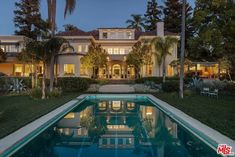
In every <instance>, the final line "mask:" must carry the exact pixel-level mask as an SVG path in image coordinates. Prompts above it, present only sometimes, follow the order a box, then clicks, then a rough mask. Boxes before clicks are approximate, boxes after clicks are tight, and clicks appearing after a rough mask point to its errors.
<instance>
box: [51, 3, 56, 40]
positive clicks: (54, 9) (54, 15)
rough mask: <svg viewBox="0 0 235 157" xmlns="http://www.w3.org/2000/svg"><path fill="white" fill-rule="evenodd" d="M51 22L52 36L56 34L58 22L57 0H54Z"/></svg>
mask: <svg viewBox="0 0 235 157" xmlns="http://www.w3.org/2000/svg"><path fill="white" fill-rule="evenodd" d="M51 19H52V21H51V23H52V30H51V32H52V37H54V36H55V29H56V23H55V19H56V0H52V15H51Z"/></svg>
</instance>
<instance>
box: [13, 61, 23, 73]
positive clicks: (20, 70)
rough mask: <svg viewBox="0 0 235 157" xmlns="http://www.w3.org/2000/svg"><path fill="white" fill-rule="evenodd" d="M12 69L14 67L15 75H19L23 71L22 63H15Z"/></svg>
mask: <svg viewBox="0 0 235 157" xmlns="http://www.w3.org/2000/svg"><path fill="white" fill-rule="evenodd" d="M14 69H15V75H16V76H21V74H22V73H23V65H22V64H15V66H14Z"/></svg>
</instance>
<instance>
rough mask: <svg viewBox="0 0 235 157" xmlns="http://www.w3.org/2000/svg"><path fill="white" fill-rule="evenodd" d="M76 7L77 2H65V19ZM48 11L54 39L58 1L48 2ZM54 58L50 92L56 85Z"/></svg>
mask: <svg viewBox="0 0 235 157" xmlns="http://www.w3.org/2000/svg"><path fill="white" fill-rule="evenodd" d="M75 6H76V0H66V2H65V9H64V18H65V17H66V15H67V14H72V12H73V11H74V9H75ZM47 7H48V8H47V9H48V21H49V23H50V26H51V34H52V37H54V36H55V30H56V21H55V19H56V0H47ZM54 63H55V60H54V57H53V56H52V58H51V64H53V65H50V90H53V83H54Z"/></svg>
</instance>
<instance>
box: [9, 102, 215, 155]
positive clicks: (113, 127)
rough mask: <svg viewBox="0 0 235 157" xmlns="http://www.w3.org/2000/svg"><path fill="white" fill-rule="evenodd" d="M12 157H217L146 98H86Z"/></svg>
mask: <svg viewBox="0 0 235 157" xmlns="http://www.w3.org/2000/svg"><path fill="white" fill-rule="evenodd" d="M13 156H29V157H30V156H40V157H41V156H51V157H65V156H66V157H67V156H69V157H73V156H74V157H75V156H76V157H77V156H81V157H85V156H103V157H105V156H109V157H110V156H128V157H131V156H136V157H150V156H152V157H171V156H172V157H181V156H182V157H191V156H196V157H197V156H198V157H199V156H200V157H201V156H205V157H206V156H208V157H209V156H216V155H215V152H214V151H213V150H211V149H210V148H208V147H207V146H206V145H205V144H203V143H202V142H201V141H199V140H198V139H197V138H196V137H194V136H193V135H192V134H190V133H188V132H187V131H186V130H185V129H183V128H182V127H181V126H179V125H177V123H175V122H174V121H173V120H172V119H170V118H169V117H167V116H166V115H165V114H163V112H161V111H160V110H159V109H157V108H156V107H154V106H153V105H152V104H151V103H150V102H148V101H146V100H132V101H127V100H113V101H110V100H108V101H103V100H102V101H98V100H88V101H86V102H85V103H83V104H81V105H80V106H79V107H78V108H76V109H75V110H73V111H72V112H70V113H68V114H67V115H66V116H65V117H64V118H63V119H61V120H60V121H59V122H57V123H56V124H55V125H54V126H52V127H50V128H49V129H48V130H46V131H45V132H44V133H43V134H41V135H40V136H39V137H38V138H36V139H35V140H33V141H32V142H30V143H29V144H27V145H26V146H25V147H24V148H23V149H21V150H20V151H18V152H17V153H16V154H15V155H13Z"/></svg>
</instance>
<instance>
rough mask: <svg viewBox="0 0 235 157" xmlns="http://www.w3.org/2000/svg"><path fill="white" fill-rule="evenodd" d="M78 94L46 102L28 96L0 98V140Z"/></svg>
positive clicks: (65, 95) (69, 94)
mask: <svg viewBox="0 0 235 157" xmlns="http://www.w3.org/2000/svg"><path fill="white" fill-rule="evenodd" d="M78 95H79V93H65V94H63V96H61V97H59V98H51V99H48V100H40V99H38V100H37V99H36V100H35V99H32V98H30V97H29V96H0V138H2V137H3V136H6V135H8V134H9V133H11V132H13V131H15V130H17V129H19V128H20V127H22V126H24V125H25V124H27V123H29V122H31V121H33V120H35V119H36V118H38V117H40V116H42V115H44V114H46V113H48V112H50V111H51V110H53V109H55V108H57V107H59V106H61V105H63V104H64V103H66V102H68V101H69V100H71V99H73V98H75V97H77V96H78Z"/></svg>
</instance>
